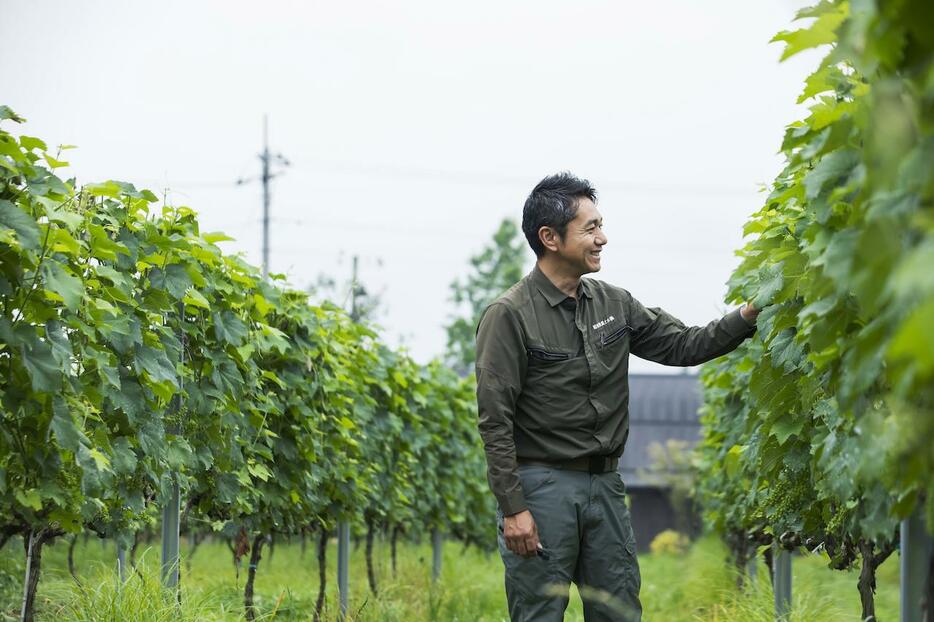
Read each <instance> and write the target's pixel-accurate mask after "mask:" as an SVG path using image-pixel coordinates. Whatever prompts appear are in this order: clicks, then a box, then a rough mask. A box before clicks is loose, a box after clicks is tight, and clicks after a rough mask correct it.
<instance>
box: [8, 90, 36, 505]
mask: <svg viewBox="0 0 934 622" xmlns="http://www.w3.org/2000/svg"><path fill="white" fill-rule="evenodd" d="M7 119H9V120H10V121H15V122H16V123H25V122H26V119H24V118H23V117H21V116H19V115H18V114H16V113H15V112H13V109H12V108H10V107H9V106H0V121H5V120H7ZM36 509H38V508H36Z"/></svg>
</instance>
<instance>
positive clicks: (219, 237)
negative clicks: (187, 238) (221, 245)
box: [201, 231, 234, 244]
mask: <svg viewBox="0 0 934 622" xmlns="http://www.w3.org/2000/svg"><path fill="white" fill-rule="evenodd" d="M201 237H203V238H204V240H205V241H206V242H210V243H211V244H217V243H218V242H227V241H231V240H233V239H234V238H232V237H230V236H229V235H227V234H226V233H221V232H220V231H211V232H209V233H205V234H203V235H202V236H201Z"/></svg>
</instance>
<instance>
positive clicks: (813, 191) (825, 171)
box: [804, 149, 859, 200]
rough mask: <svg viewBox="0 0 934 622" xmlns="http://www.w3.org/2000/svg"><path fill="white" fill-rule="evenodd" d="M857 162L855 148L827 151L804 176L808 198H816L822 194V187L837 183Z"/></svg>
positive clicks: (857, 157) (857, 155)
mask: <svg viewBox="0 0 934 622" xmlns="http://www.w3.org/2000/svg"><path fill="white" fill-rule="evenodd" d="M858 163H859V153H858V152H856V151H855V150H851V149H850V150H845V151H834V152H833V153H829V154H827V155H826V156H824V157H823V158H821V160H820V162H818V163H817V165H816V166H815V167H814V170H812V171H811V172H810V173H808V174H807V175H806V176H805V178H804V188H805V191H806V196H807V198H808V199H809V200H813V199H816V198H817V197H818V195H820V194H822V193H823V191H824V187H825V186H826V185H827V184H828V183H831V182H833V183H834V184H835V185H836V184H838V183H839V181H840V179H841V177H844V176H847V175H849V174H850V172H851V171H852V170H853V167H855V166H856V165H857V164H858Z"/></svg>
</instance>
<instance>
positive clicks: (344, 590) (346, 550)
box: [337, 521, 350, 620]
mask: <svg viewBox="0 0 934 622" xmlns="http://www.w3.org/2000/svg"><path fill="white" fill-rule="evenodd" d="M349 582H350V523H349V522H348V521H341V522H340V523H339V524H338V525H337V591H338V593H339V595H340V605H341V606H340V616H339V619H341V620H345V619H347V608H348V597H349V595H350V591H349V587H348V584H349Z"/></svg>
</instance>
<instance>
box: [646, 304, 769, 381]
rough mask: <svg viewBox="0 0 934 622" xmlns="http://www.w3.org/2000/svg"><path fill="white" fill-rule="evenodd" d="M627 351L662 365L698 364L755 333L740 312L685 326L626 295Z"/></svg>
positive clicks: (752, 325)
mask: <svg viewBox="0 0 934 622" xmlns="http://www.w3.org/2000/svg"><path fill="white" fill-rule="evenodd" d="M628 321H629V325H630V328H631V329H632V336H631V341H630V351H631V352H632V353H633V354H635V355H636V356H638V357H640V358H644V359H648V360H650V361H655V362H656V363H661V364H663V365H683V366H688V365H700V364H701V363H704V362H706V361H709V360H711V359H714V358H717V357H718V356H723V355H724V354H727V353H728V352H732V351H733V350H735V349H736V347H737V346H738V345H739V344H740V343H742V342H743V340H745V339H746V338H747V337H749V336H751V335H752V334H753V333H755V332H756V325H755V324H750V323H749V322H747V321H746V320H745V319H743V316H742V315H741V314H740V311H739V309H736V310H735V311H732V312H730V313H728V314H726V315H725V316H723V317H722V318H720V319H718V320H714V321H712V322H710V323H709V324H707V326H703V327H701V326H690V327H688V326H685V325H684V323H683V322H681V320H679V319H678V318H676V317H674V316H673V315H671V314H669V313H667V312H665V311H663V310H662V309H659V308H657V307H656V308H646V307H644V306H642V303H640V302H639V301H638V300H636V299H635V298H632V297H630V298H629V318H628Z"/></svg>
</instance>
